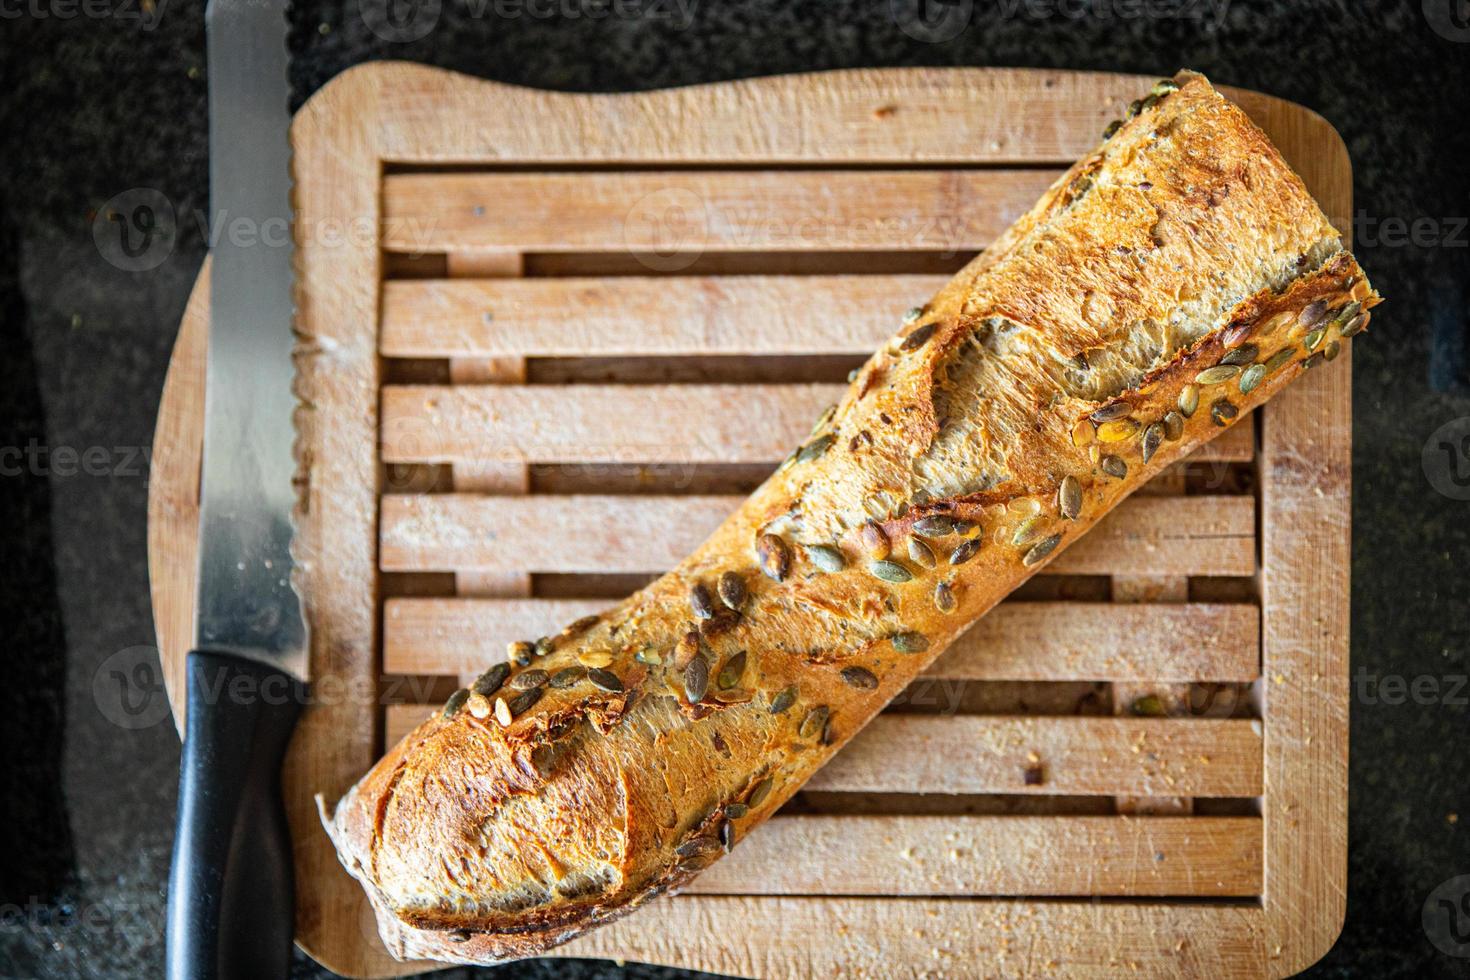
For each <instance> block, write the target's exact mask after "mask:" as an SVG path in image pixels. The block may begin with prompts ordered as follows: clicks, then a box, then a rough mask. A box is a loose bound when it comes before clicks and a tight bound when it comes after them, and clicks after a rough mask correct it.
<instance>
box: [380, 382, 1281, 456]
mask: <svg viewBox="0 0 1470 980" xmlns="http://www.w3.org/2000/svg"><path fill="white" fill-rule="evenodd" d="M846 391H847V386H846V385H833V384H677V385H595V384H586V385H581V384H579V385H558V386H556V387H555V388H551V387H549V386H541V385H464V386H452V387H450V386H440V385H390V386H387V387H385V388H384V389H383V399H382V413H383V430H382V445H381V451H382V456H383V461H384V462H386V463H458V462H479V463H487V462H497V463H523V462H524V463H656V462H672V463H690V464H693V463H770V464H771V465H772V466H774V465H775V464H776V463H777V462H778V461H779V460H781V459H782V458H784V457H785V456H786V454H787V453H788V452H790V451H791V448H792V447H793V446H795V445H797V444H798V443H800V441H801V440H802V439H803V438H804V437H805V436H806V434H807V433H808V432H809V431H811V427H812V423H813V422H815V421H816V418H817V416H818V415H819V414H820V413H821V412H822V410H823V409H824V408H826V407H827V406H828V405H831V404H833V403H834V402H836V401H838V400H839V399H840V398H841V397H842V395H843V394H844V393H846ZM1253 426H1254V422H1253V421H1252V419H1250V418H1247V419H1244V420H1242V421H1241V422H1239V423H1237V424H1236V425H1235V426H1233V427H1232V428H1230V429H1226V430H1225V431H1224V432H1223V433H1221V435H1220V436H1218V437H1216V438H1215V439H1214V440H1212V441H1210V442H1208V443H1206V444H1205V445H1204V446H1201V447H1200V448H1199V449H1198V450H1196V451H1195V452H1194V454H1192V455H1191V456H1190V457H1189V462H1191V463H1209V462H1219V463H1224V462H1243V461H1247V460H1249V459H1250V458H1251V456H1252V454H1253V452H1254V449H1253V446H1254V436H1253Z"/></svg>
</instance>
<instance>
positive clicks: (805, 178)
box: [382, 168, 1061, 271]
mask: <svg viewBox="0 0 1470 980" xmlns="http://www.w3.org/2000/svg"><path fill="white" fill-rule="evenodd" d="M1060 173H1061V171H1060V170H1059V169H1057V170H1053V169H1050V168H1046V169H1037V170H894V171H885V172H884V173H882V174H881V175H878V176H876V177H875V175H874V174H872V173H867V172H863V171H860V170H831V171H823V170H786V171H770V170H767V171H761V170H727V171H711V170H700V171H661V172H609V171H586V172H581V173H437V174H397V175H390V176H388V177H385V178H384V180H383V210H384V219H383V224H382V244H383V247H384V248H386V249H388V250H389V251H397V252H408V253H423V252H450V251H461V252H465V251H470V252H472V251H483V250H497V251H498V250H507V249H508V250H518V251H523V252H578V251H627V250H632V251H633V252H634V253H635V254H639V253H643V254H645V255H646V257H647V260H648V261H647V264H648V265H649V268H650V269H651V270H658V271H665V270H666V269H667V268H668V267H669V265H670V263H672V264H673V267H674V268H678V267H680V266H679V265H678V262H679V261H680V260H679V259H678V258H677V257H676V256H675V255H674V253H676V252H684V253H690V252H693V253H699V252H704V251H720V252H725V251H731V252H751V251H777V252H791V251H796V252H809V251H820V252H850V251H872V250H877V251H912V250H927V251H937V252H950V253H955V252H973V251H978V250H979V249H982V248H984V247H985V246H986V245H989V244H990V242H991V241H993V240H994V239H995V237H996V236H997V235H999V234H1000V233H1001V232H1002V231H1004V230H1005V229H1006V228H1007V227H1009V226H1010V224H1011V223H1012V222H1013V221H1015V220H1016V219H1017V218H1018V217H1020V216H1021V215H1022V214H1024V213H1025V212H1026V211H1027V210H1028V209H1029V208H1030V207H1031V205H1033V204H1034V203H1036V199H1037V198H1038V197H1039V196H1040V195H1041V194H1042V192H1043V191H1045V190H1046V189H1047V187H1049V186H1050V185H1051V183H1052V182H1053V181H1054V180H1056V178H1057V177H1058V176H1059V175H1060ZM685 264H687V262H686V263H685Z"/></svg>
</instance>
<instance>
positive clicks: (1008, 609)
mask: <svg viewBox="0 0 1470 980" xmlns="http://www.w3.org/2000/svg"><path fill="white" fill-rule="evenodd" d="M608 605H609V602H608V601H607V600H605V599H505V600H501V599H390V600H388V602H387V603H386V605H385V609H384V612H383V669H384V670H386V671H387V672H388V673H390V674H444V675H457V676H464V675H467V674H473V673H476V672H478V671H480V670H483V669H484V668H485V666H486V665H487V663H490V662H493V661H495V660H498V659H500V657H501V656H502V651H503V649H504V644H505V643H506V642H508V641H510V640H514V639H522V638H527V637H536V636H540V635H543V634H545V633H548V632H550V631H552V630H554V629H556V628H559V627H560V626H562V625H563V624H565V623H569V622H571V621H573V620H575V619H578V618H580V617H582V616H587V615H591V614H593V613H596V612H600V611H601V610H603V609H605V608H607V606H608ZM1259 621H1260V614H1259V611H1258V610H1257V609H1256V607H1255V606H1251V605H1245V604H1234V605H1211V604H1204V603H1195V604H1140V605H1113V604H1111V603H1082V602H1005V603H1002V604H1001V605H999V606H997V607H996V608H995V609H993V610H991V611H990V613H988V614H987V615H986V616H985V617H984V618H982V619H981V620H980V621H979V622H978V623H976V624H975V625H974V626H972V627H971V628H970V629H969V631H968V632H966V633H965V634H964V635H962V636H961V637H960V638H959V639H958V640H956V641H955V642H954V644H953V645H952V646H951V647H950V648H949V649H948V650H947V651H945V653H944V654H943V655H942V656H940V658H939V659H938V660H937V661H935V663H934V664H933V665H931V666H930V667H929V669H928V670H927V671H926V672H925V676H927V677H933V678H944V679H947V680H977V681H979V680H986V681H1066V680H1079V679H1080V680H1107V681H1127V680H1133V681H1150V680H1161V681H1171V680H1178V681H1185V680H1198V681H1216V682H1226V681H1236V682H1247V681H1250V680H1253V679H1254V678H1255V677H1256V676H1257V675H1258V673H1259V668H1258V663H1259V654H1260V636H1259Z"/></svg>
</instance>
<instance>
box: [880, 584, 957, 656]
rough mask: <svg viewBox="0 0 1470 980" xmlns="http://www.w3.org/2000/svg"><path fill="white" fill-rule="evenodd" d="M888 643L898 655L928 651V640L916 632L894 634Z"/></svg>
mask: <svg viewBox="0 0 1470 980" xmlns="http://www.w3.org/2000/svg"><path fill="white" fill-rule="evenodd" d="M939 584H940V585H943V584H944V583H943V582H941V583H939ZM951 595H953V593H951ZM888 642H889V643H892V644H893V649H895V650H897V651H898V652H899V653H923V652H924V651H925V650H927V649H929V638H928V637H927V636H925V635H924V634H923V633H920V632H918V631H916V630H906V631H904V632H902V633H894V634H893V635H892V636H890V637H889V638H888Z"/></svg>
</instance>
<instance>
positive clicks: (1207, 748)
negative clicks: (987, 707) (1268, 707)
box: [807, 715, 1261, 796]
mask: <svg viewBox="0 0 1470 980" xmlns="http://www.w3.org/2000/svg"><path fill="white" fill-rule="evenodd" d="M1254 725H1255V723H1254V722H1252V721H1250V720H1245V719H1223V720H1222V719H1199V720H1188V721H1185V720H1176V719H1163V718H1103V717H1060V718H1014V717H967V716H962V717H954V718H941V717H933V716H928V715H880V716H879V717H877V718H876V719H874V720H873V723H872V724H871V725H869V726H868V727H867V728H866V729H864V730H863V731H862V732H859V733H858V735H857V737H856V738H854V739H853V741H852V743H851V745H849V746H848V747H847V748H845V749H844V750H843V751H842V752H840V753H838V754H837V755H836V756H835V757H834V758H833V759H832V761H830V762H829V763H827V765H826V766H825V767H824V768H822V769H819V770H818V771H817V773H816V775H815V776H813V777H812V778H811V780H810V781H809V782H808V783H807V788H808V789H812V790H827V791H830V792H853V793H1041V794H1046V795H1076V796H1092V795H1104V796H1112V795H1117V794H1119V793H1130V794H1135V795H1141V796H1163V795H1170V794H1181V795H1186V796H1255V795H1258V794H1259V793H1260V792H1261V736H1260V735H1259V734H1258V733H1257V731H1256V730H1255V727H1253V726H1254ZM1033 765H1040V766H1041V767H1042V771H1043V777H1042V782H1041V784H1040V785H1035V786H1027V785H1026V783H1025V778H1024V776H1025V772H1026V770H1027V768H1028V767H1030V766H1033Z"/></svg>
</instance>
